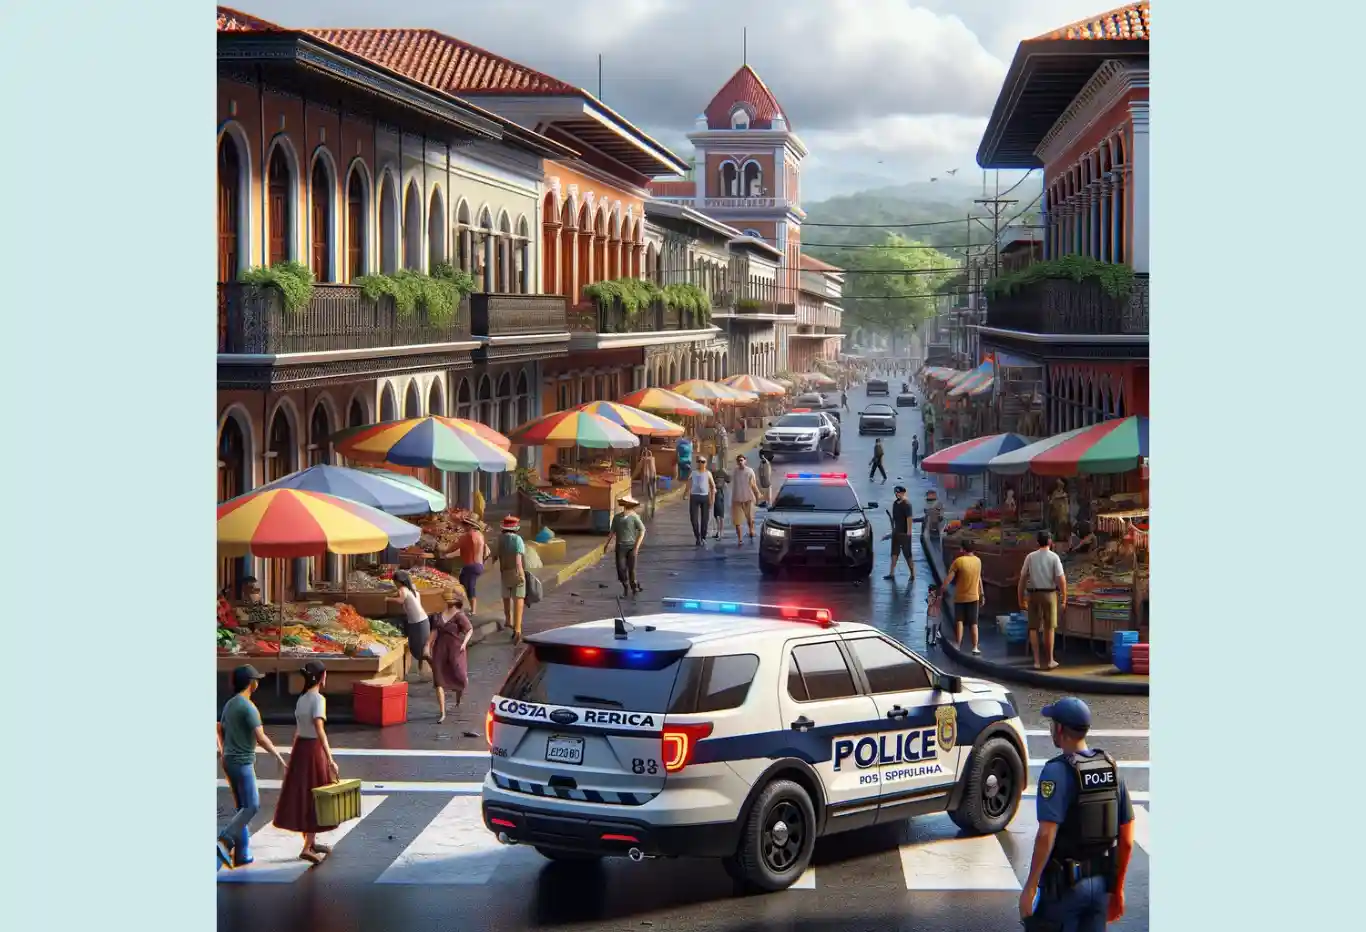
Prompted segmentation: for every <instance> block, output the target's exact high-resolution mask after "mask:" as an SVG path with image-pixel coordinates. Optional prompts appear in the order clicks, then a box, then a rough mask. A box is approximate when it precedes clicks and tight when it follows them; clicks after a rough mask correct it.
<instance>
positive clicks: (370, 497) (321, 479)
mask: <svg viewBox="0 0 1366 932" xmlns="http://www.w3.org/2000/svg"><path fill="white" fill-rule="evenodd" d="M263 488H266V489H300V490H303V491H305V492H324V493H326V494H328V495H335V496H337V497H338V498H344V499H346V500H347V501H351V502H359V503H360V504H362V505H369V506H370V507H371V508H378V509H379V510H380V511H383V512H387V513H388V514H391V515H424V514H428V513H429V512H433V511H444V510H445V508H446V496H444V495H442V494H441V493H440V492H438V491H437V490H436V489H433V488H431V487H429V486H427V485H424V484H423V483H421V482H418V481H417V480H416V479H411V478H409V477H407V476H400V475H397V474H396V473H391V472H386V471H385V470H383V469H349V468H347V467H345V466H329V465H326V464H324V465H321V466H310V467H308V468H307V469H301V470H299V471H298V472H294V473H290V474H289V475H288V476H285V477H283V478H280V479H276V480H275V481H274V482H271V483H269V484H268V485H265V486H263Z"/></svg>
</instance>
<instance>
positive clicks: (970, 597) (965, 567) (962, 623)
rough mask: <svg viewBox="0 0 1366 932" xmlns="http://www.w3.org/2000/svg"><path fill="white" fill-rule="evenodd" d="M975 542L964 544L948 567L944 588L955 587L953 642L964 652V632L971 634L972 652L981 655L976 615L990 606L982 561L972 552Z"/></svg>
mask: <svg viewBox="0 0 1366 932" xmlns="http://www.w3.org/2000/svg"><path fill="white" fill-rule="evenodd" d="M972 550H973V548H972V541H970V540H965V541H963V543H962V551H963V552H962V553H960V554H959V555H958V558H957V559H956V560H954V561H953V564H952V565H951V566H950V567H949V572H948V575H947V576H945V577H944V586H945V588H947V587H948V586H949V585H950V584H953V640H954V642H955V643H956V644H957V645H958V648H959V650H962V648H963V628H964V627H967V628H968V629H969V630H970V632H971V633H972V652H973V653H974V654H980V653H981V652H982V649H981V646H980V645H979V643H978V640H977V613H978V610H979V609H981V607H982V606H983V605H986V604H987V593H986V590H985V589H983V588H982V558H981V557H979V556H977V555H976V554H975V553H973V552H972Z"/></svg>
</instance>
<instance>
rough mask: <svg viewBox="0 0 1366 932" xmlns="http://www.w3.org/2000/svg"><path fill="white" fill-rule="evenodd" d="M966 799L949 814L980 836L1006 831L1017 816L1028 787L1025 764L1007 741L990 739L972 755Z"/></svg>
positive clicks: (964, 827) (964, 790)
mask: <svg viewBox="0 0 1366 932" xmlns="http://www.w3.org/2000/svg"><path fill="white" fill-rule="evenodd" d="M966 781H967V782H966V783H965V784H964V786H963V799H962V801H961V802H960V803H959V804H958V808H957V809H955V810H954V811H953V812H951V813H949V816H950V817H951V818H952V819H953V822H954V824H955V825H957V826H958V827H959V828H961V829H964V830H965V831H969V832H975V833H977V834H979V835H990V834H994V833H996V832H999V831H1001V830H1003V829H1004V828H1005V827H1006V826H1007V825H1009V824H1010V820H1011V819H1012V818H1014V817H1015V810H1016V808H1017V807H1018V806H1019V803H1020V792H1021V788H1022V787H1023V786H1024V762H1023V761H1022V760H1020V752H1019V751H1018V750H1016V748H1015V745H1013V744H1011V743H1010V742H1009V741H1008V740H1006V739H1005V738H989V739H987V741H986V742H985V743H984V744H983V745H982V746H981V747H980V748H979V749H978V750H977V753H975V754H973V756H972V766H971V768H970V769H969V770H968V773H967V777H966Z"/></svg>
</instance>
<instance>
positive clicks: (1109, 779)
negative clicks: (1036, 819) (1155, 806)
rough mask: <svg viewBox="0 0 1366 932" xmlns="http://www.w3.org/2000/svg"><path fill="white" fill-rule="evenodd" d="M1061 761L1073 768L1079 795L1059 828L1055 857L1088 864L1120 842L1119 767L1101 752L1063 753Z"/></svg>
mask: <svg viewBox="0 0 1366 932" xmlns="http://www.w3.org/2000/svg"><path fill="white" fill-rule="evenodd" d="M1056 759H1058V758H1055V760H1056ZM1061 760H1062V761H1063V762H1064V763H1065V764H1067V765H1068V766H1069V767H1070V768H1071V769H1072V773H1073V775H1074V777H1075V778H1076V781H1077V794H1076V796H1074V797H1073V798H1072V804H1071V806H1070V807H1068V810H1067V814H1066V815H1064V816H1063V820H1062V824H1061V825H1059V826H1058V835H1057V840H1056V841H1054V843H1053V858H1054V859H1056V860H1074V861H1087V860H1090V859H1092V858H1096V857H1099V856H1100V855H1102V854H1105V853H1106V852H1108V851H1109V850H1110V849H1111V848H1113V847H1114V846H1115V842H1116V841H1117V840H1118V839H1119V767H1118V766H1117V765H1116V764H1115V759H1114V758H1113V757H1111V756H1110V755H1109V754H1107V753H1105V752H1104V751H1101V750H1097V751H1096V753H1095V754H1094V755H1093V756H1091V757H1083V756H1082V755H1080V754H1064V755H1061Z"/></svg>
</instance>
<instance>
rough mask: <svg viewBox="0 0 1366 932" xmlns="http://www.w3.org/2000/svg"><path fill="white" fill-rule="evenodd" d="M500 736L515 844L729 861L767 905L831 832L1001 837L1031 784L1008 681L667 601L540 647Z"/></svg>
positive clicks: (746, 607)
mask: <svg viewBox="0 0 1366 932" xmlns="http://www.w3.org/2000/svg"><path fill="white" fill-rule="evenodd" d="M486 734H487V738H488V742H489V747H490V751H491V754H492V759H491V766H490V772H489V775H488V777H487V778H486V779H485V782H484V788H483V817H484V822H485V824H486V826H487V827H488V829H489V831H491V832H493V833H494V834H495V835H496V836H497V838H498V840H499V841H501V842H502V843H504V844H526V845H531V846H534V847H535V848H536V850H537V851H539V852H541V854H543V855H544V856H546V857H547V858H550V859H552V860H593V859H597V858H602V857H609V856H626V857H629V858H631V859H632V860H636V861H639V860H643V859H644V858H648V857H703V858H718V859H720V860H721V861H722V863H723V864H724V865H725V868H726V870H727V872H728V873H730V874H731V876H732V877H734V878H735V879H736V880H737V881H738V882H740V883H741V884H742V886H744V887H746V888H750V889H755V890H761V891H774V890H782V889H785V888H787V887H789V886H791V885H792V883H793V882H795V881H796V880H797V879H798V878H799V877H800V876H801V874H802V873H803V871H805V870H806V868H807V866H808V865H809V864H810V861H811V853H812V850H813V848H814V846H815V842H816V839H817V838H819V837H822V836H826V835H832V834H835V833H838V832H844V831H848V830H850V829H857V828H863V827H866V826H869V825H873V824H884V823H888V822H894V821H896V820H899V819H904V818H907V817H910V816H916V815H920V814H924V813H931V812H948V813H949V815H950V817H951V818H952V819H953V821H954V822H955V823H956V824H957V825H959V826H960V827H961V828H962V829H964V830H966V831H968V832H972V833H976V834H989V833H994V832H998V831H1001V830H1002V829H1004V828H1005V826H1006V825H1007V824H1008V823H1009V822H1010V820H1011V819H1012V818H1013V817H1014V814H1015V810H1016V808H1017V807H1018V806H1019V801H1020V797H1021V794H1022V793H1023V791H1024V788H1025V783H1026V779H1027V777H1026V774H1027V771H1026V769H1025V761H1026V759H1027V755H1026V751H1025V733H1024V729H1023V725H1022V724H1021V722H1020V718H1019V714H1018V712H1017V709H1016V705H1015V701H1014V699H1013V698H1012V697H1011V695H1010V693H1008V692H1007V691H1005V690H1004V689H1003V688H1002V687H1000V686H997V685H995V684H993V683H989V682H985V681H982V680H971V679H963V678H960V677H958V676H953V675H949V674H946V673H943V672H941V671H940V670H938V669H936V668H935V667H934V666H933V665H932V664H931V663H929V662H928V661H927V660H925V659H924V658H923V657H921V656H919V655H918V654H915V653H914V652H912V651H910V650H908V649H907V648H905V647H903V646H902V645H901V644H899V643H897V642H896V641H894V640H892V639H891V638H888V637H887V636H886V635H884V634H882V633H881V632H879V631H878V630H876V629H875V628H872V627H870V626H868V625H865V624H858V623H846V622H840V623H836V622H835V621H834V620H833V619H832V618H831V616H830V613H829V611H827V610H824V609H814V608H796V607H791V606H778V605H753V604H746V603H727V602H707V601H697V600H689V599H665V600H664V604H663V611H662V612H661V613H659V614H655V615H646V616H639V617H636V618H634V619H632V620H631V621H629V622H628V621H626V620H624V619H606V620H602V621H592V622H586V623H583V624H577V625H570V626H568V627H563V628H557V629H554V630H552V631H548V632H544V633H541V634H536V635H532V636H531V637H530V638H528V646H527V648H526V649H525V650H524V651H523V652H522V654H521V655H520V656H519V658H518V660H517V662H516V664H515V666H514V667H513V669H512V672H511V673H510V674H509V675H508V678H507V680H506V682H505V683H504V684H503V686H502V688H501V689H500V690H499V692H498V695H497V696H495V697H494V699H493V702H492V703H491V705H490V708H489V713H488V718H487V722H486Z"/></svg>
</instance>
